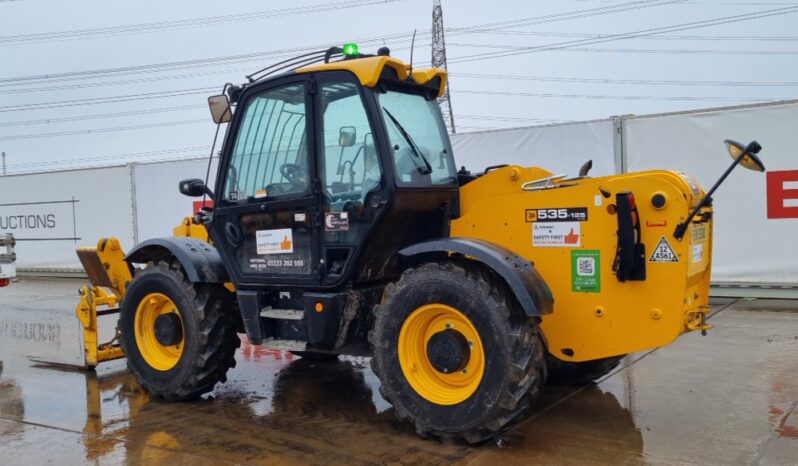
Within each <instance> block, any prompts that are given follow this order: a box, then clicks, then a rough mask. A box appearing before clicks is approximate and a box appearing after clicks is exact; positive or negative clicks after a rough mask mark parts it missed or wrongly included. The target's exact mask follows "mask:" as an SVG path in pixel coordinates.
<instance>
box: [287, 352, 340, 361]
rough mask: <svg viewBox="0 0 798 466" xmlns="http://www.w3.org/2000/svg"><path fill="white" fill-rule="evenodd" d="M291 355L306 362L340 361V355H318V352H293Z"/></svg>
mask: <svg viewBox="0 0 798 466" xmlns="http://www.w3.org/2000/svg"><path fill="white" fill-rule="evenodd" d="M290 353H291V354H293V355H294V356H299V357H300V358H302V359H304V360H305V361H318V362H332V361H337V360H338V355H337V354H333V353H317V352H316V351H291V352H290Z"/></svg>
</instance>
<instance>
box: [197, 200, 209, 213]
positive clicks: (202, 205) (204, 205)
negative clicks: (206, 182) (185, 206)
mask: <svg viewBox="0 0 798 466" xmlns="http://www.w3.org/2000/svg"><path fill="white" fill-rule="evenodd" d="M203 207H213V201H212V200H210V199H205V203H204V204H203V202H202V201H194V212H193V213H195V214H196V213H197V212H199V210H200V209H201V208H203Z"/></svg>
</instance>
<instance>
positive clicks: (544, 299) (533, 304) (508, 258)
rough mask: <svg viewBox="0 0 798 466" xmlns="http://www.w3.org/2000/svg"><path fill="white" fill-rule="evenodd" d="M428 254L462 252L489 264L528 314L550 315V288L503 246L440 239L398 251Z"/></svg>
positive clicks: (519, 258) (465, 240)
mask: <svg viewBox="0 0 798 466" xmlns="http://www.w3.org/2000/svg"><path fill="white" fill-rule="evenodd" d="M429 253H453V254H462V255H464V256H466V257H468V258H469V259H471V260H475V261H477V262H481V263H482V264H484V265H485V266H487V267H489V268H490V269H491V270H493V271H494V272H496V273H497V274H498V275H499V276H500V277H501V278H502V279H504V281H505V282H506V283H507V286H509V287H510V290H511V291H512V292H513V294H514V295H515V297H516V299H518V303H519V304H520V305H521V307H522V308H523V310H524V312H525V313H526V314H527V315H528V316H541V315H545V314H550V313H551V312H552V310H553V307H554V297H553V295H552V293H551V289H549V286H548V285H547V284H546V282H545V281H544V280H543V277H541V276H540V274H539V273H538V271H537V270H536V269H535V266H534V265H533V264H532V263H531V262H529V261H528V260H526V259H524V258H523V257H520V256H518V255H516V254H515V253H513V252H512V251H510V250H508V249H506V248H503V247H501V246H498V245H496V244H493V243H489V242H487V241H483V240H479V239H473V238H442V239H436V240H431V241H425V242H423V243H418V244H414V245H413V246H410V247H407V248H404V249H402V250H400V251H399V254H401V255H403V256H405V257H412V256H417V255H420V254H429Z"/></svg>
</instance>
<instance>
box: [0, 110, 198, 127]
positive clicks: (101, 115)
mask: <svg viewBox="0 0 798 466" xmlns="http://www.w3.org/2000/svg"><path fill="white" fill-rule="evenodd" d="M200 108H208V107H207V105H181V106H177V107H175V106H172V107H161V108H151V109H146V110H131V111H128V112H113V113H99V114H93V115H77V116H69V117H61V118H44V119H40V120H21V121H20V120H18V121H9V122H0V128H8V127H12V126H33V125H44V124H50V123H69V122H73V121H80V120H94V119H108V118H118V117H127V116H134V115H149V114H153V113H165V112H177V111H181V110H195V109H196V110H198V109H200Z"/></svg>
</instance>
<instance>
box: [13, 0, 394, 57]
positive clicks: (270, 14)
mask: <svg viewBox="0 0 798 466" xmlns="http://www.w3.org/2000/svg"><path fill="white" fill-rule="evenodd" d="M398 1H402V0H355V1H339V2H332V3H330V2H327V3H320V4H315V5H306V6H300V7H292V8H283V9H279V10H263V11H251V12H246V13H235V14H229V15H221V16H205V17H200V18H188V19H179V20H170V21H158V22H152V23H140V24H128V25H120V26H107V27H100V28H88V29H76V30H70V31H54V32H40V33H31V34H17V35H12V36H0V46H8V45H18V44H27V43H41V42H51V41H63V40H73V39H84V38H87V37H94V36H101V37H106V36H117V35H127V34H138V33H152V32H160V31H166V30H170V29H187V28H196V27H207V26H217V25H220V24H229V23H240V22H250V21H260V20H262V19H268V18H281V17H286V16H295V15H304V14H309V13H320V12H325V11H331V10H341V9H347V8H355V7H363V6H370V5H375V4H385V3H394V2H398Z"/></svg>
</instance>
